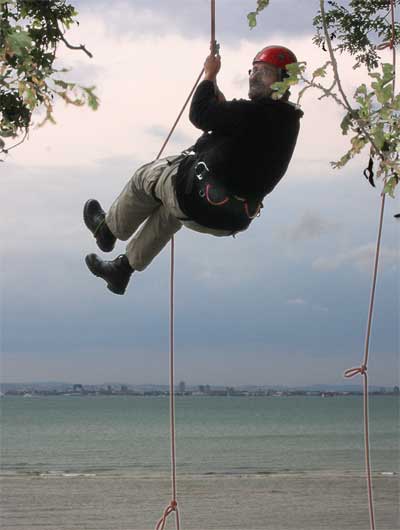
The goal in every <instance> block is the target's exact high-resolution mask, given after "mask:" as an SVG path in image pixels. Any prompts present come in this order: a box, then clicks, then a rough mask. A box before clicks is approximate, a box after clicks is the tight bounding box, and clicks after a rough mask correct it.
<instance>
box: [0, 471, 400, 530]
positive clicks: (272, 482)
mask: <svg viewBox="0 0 400 530" xmlns="http://www.w3.org/2000/svg"><path fill="white" fill-rule="evenodd" d="M170 491H171V485H170V480H169V478H167V477H162V478H158V479H156V478H154V477H151V478H150V477H148V478H146V477H132V476H112V475H107V474H104V475H97V476H86V477H85V476H70V477H60V476H55V477H49V476H47V477H40V476H22V475H19V476H3V477H2V478H1V524H0V528H1V529H2V530H33V529H35V530H37V529H41V530H49V529H51V530H151V529H153V528H154V527H155V524H156V522H157V520H158V519H159V517H160V516H161V514H162V511H163V509H164V508H165V506H166V505H167V504H168V502H169V500H170ZM177 497H178V503H179V510H180V517H181V529H182V530H214V529H215V530H233V529H241V530H369V528H370V525H369V516H368V505H367V492H366V482H365V478H364V476H363V475H362V474H359V475H358V474H357V475H355V474H348V475H343V474H341V475H335V474H330V473H307V474H287V475H285V474H277V475H274V474H271V475H268V474H266V475H262V474H260V475H232V476H229V475H221V476H217V475H214V476H204V475H202V476H181V477H179V478H178V496H177ZM374 497H375V508H376V527H377V529H379V530H399V528H400V516H399V476H398V475H393V476H391V475H380V474H377V475H376V476H375V477H374ZM173 518H174V516H173V515H172V516H170V520H169V522H168V524H167V528H168V529H172V528H175V526H174V521H173Z"/></svg>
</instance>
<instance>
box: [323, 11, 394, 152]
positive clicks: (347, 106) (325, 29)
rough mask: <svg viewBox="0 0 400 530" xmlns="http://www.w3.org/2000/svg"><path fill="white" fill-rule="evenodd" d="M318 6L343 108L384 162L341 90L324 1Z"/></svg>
mask: <svg viewBox="0 0 400 530" xmlns="http://www.w3.org/2000/svg"><path fill="white" fill-rule="evenodd" d="M319 4H320V8H321V17H322V25H323V28H324V34H325V40H326V44H327V46H328V51H329V56H330V58H331V62H332V69H333V75H334V77H335V80H336V83H337V86H338V89H339V92H340V94H341V96H342V98H343V103H344V105H345V107H346V108H347V110H348V111H349V112H350V114H351V116H352V117H353V119H354V120H355V121H356V122H357V124H358V126H359V128H360V129H361V131H362V132H363V134H364V135H365V137H366V138H368V141H369V142H370V144H371V145H372V147H373V148H374V150H375V153H376V154H377V155H379V156H380V157H381V159H382V160H384V159H385V157H384V156H383V154H382V152H381V150H380V149H379V148H378V147H377V145H376V144H375V141H374V139H373V138H372V136H371V135H370V134H369V132H368V131H367V130H366V128H365V127H364V125H363V124H362V123H361V122H360V120H359V119H357V116H356V114H355V112H354V109H353V107H352V106H351V105H350V103H349V100H348V99H347V96H346V94H345V92H344V90H343V87H342V82H341V80H340V77H339V70H338V65H337V61H336V57H335V53H334V51H333V48H332V42H331V38H330V36H329V31H328V26H327V23H326V12H325V0H319Z"/></svg>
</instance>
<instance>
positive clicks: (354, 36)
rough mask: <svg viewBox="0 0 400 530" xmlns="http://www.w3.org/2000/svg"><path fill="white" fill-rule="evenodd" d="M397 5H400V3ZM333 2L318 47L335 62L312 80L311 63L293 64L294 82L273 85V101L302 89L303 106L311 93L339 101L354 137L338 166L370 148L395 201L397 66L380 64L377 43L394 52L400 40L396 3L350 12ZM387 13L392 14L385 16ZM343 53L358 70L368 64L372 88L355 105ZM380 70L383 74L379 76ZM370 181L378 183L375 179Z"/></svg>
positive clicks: (399, 168) (399, 146) (366, 0)
mask: <svg viewBox="0 0 400 530" xmlns="http://www.w3.org/2000/svg"><path fill="white" fill-rule="evenodd" d="M394 1H395V4H400V0H394ZM327 3H328V5H329V6H330V7H331V10H330V11H325V3H324V0H320V6H321V10H320V12H319V14H318V15H317V16H316V17H315V18H314V25H315V26H316V28H317V35H316V36H315V38H314V42H315V44H317V45H318V46H323V48H324V49H325V51H327V52H328V53H329V60H328V61H327V62H326V63H325V64H324V65H323V66H321V67H319V68H317V69H316V70H315V71H314V72H313V73H312V74H311V77H307V76H306V66H307V63H305V62H299V63H294V64H292V65H289V66H288V73H289V77H287V78H286V79H284V80H283V81H282V82H279V83H275V84H274V85H273V88H274V89H275V93H274V95H273V97H275V98H277V99H278V98H280V97H282V96H284V95H285V94H286V93H287V91H288V90H289V89H290V88H291V87H292V86H294V85H297V84H300V85H301V86H302V88H301V90H300V92H299V96H298V100H297V103H298V104H299V103H300V101H301V99H302V97H303V96H304V94H305V92H306V91H307V90H309V89H316V90H317V91H319V92H320V94H321V95H320V96H319V99H320V100H322V99H323V98H325V97H328V98H331V99H333V100H334V101H335V102H336V103H337V104H338V105H339V106H340V107H341V108H342V109H343V110H344V112H345V114H344V117H343V120H342V122H341V132H342V134H344V135H351V138H350V147H349V149H348V151H347V152H346V153H345V154H344V155H343V156H342V157H341V158H340V159H339V160H338V161H336V162H332V166H333V167H334V168H343V167H344V166H345V165H346V164H347V163H348V162H349V161H350V160H351V159H352V158H353V157H355V156H357V155H358V154H360V153H361V152H362V151H363V149H364V148H365V147H367V146H369V149H370V151H369V153H370V157H372V159H374V160H375V161H376V162H377V164H378V168H377V176H378V177H382V178H383V180H384V192H385V193H388V194H389V195H391V196H392V197H393V196H394V191H395V188H396V186H397V184H398V183H399V179H400V94H395V69H394V64H389V63H381V62H380V60H379V56H378V54H377V46H376V45H375V44H374V40H376V39H377V38H380V39H387V40H389V42H390V45H391V47H393V46H395V44H396V43H397V42H399V40H400V27H399V24H398V23H395V26H394V35H392V31H393V29H392V23H391V17H390V16H389V15H390V13H389V12H388V8H389V7H390V0H351V1H350V3H349V10H348V9H347V8H345V7H343V6H341V5H340V4H339V3H338V2H336V1H333V0H328V2H327ZM384 9H386V12H382V10H384ZM332 41H333V42H334V43H336V47H334V46H333V42H332ZM385 46H388V43H385ZM326 48H327V49H326ZM338 52H339V53H342V52H348V53H350V54H351V55H352V56H354V57H355V61H356V62H355V64H354V65H353V67H354V68H357V67H359V66H360V65H361V64H364V65H365V66H366V67H367V69H368V75H369V78H370V81H369V85H368V86H367V84H366V83H363V84H362V85H360V86H359V87H358V88H357V89H356V90H355V93H354V95H353V99H352V102H351V103H350V101H349V98H348V96H347V95H346V94H345V92H344V90H343V87H342V84H341V80H340V76H339V71H338V65H337V60H336V54H337V53H338ZM376 66H379V67H380V71H373V68H375V67H376ZM370 182H371V183H372V184H373V180H372V178H370Z"/></svg>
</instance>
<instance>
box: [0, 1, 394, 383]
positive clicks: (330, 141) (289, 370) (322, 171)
mask: <svg viewBox="0 0 400 530" xmlns="http://www.w3.org/2000/svg"><path fill="white" fill-rule="evenodd" d="M255 3H256V2H255V0H217V2H216V4H217V13H216V32H217V39H218V41H219V42H220V44H221V57H222V69H221V72H220V75H219V77H218V82H219V85H220V88H221V90H222V91H223V92H224V93H225V96H226V97H227V98H228V99H233V98H246V97H247V88H248V80H247V71H248V69H249V66H250V65H251V61H252V58H253V57H254V56H255V54H256V53H257V52H258V51H259V50H260V49H261V48H263V47H264V46H266V45H269V44H282V45H285V46H288V47H289V48H291V49H292V50H293V51H294V52H295V53H296V55H297V57H298V59H299V60H305V61H307V63H308V71H312V70H313V69H314V68H315V67H317V66H320V65H321V64H323V63H324V62H325V61H326V60H327V57H326V54H325V53H324V52H323V51H321V50H319V49H318V48H316V47H315V46H314V45H313V43H312V36H313V28H312V19H313V16H314V15H315V14H316V12H317V9H318V2H317V0H312V1H311V0H303V1H296V2H294V0H281V1H280V2H276V1H272V2H271V5H270V7H269V8H268V9H266V10H265V11H264V12H263V13H262V14H261V15H260V17H259V22H258V26H257V28H255V29H254V30H252V31H250V30H249V28H248V26H247V21H246V13H248V12H249V11H251V10H253V9H254V5H255ZM75 5H76V6H77V8H78V11H79V21H80V24H79V27H77V28H73V29H72V30H71V31H70V32H69V34H68V39H69V41H70V42H71V43H75V44H80V43H84V44H85V45H86V47H87V48H88V49H89V50H90V51H91V52H92V53H93V55H94V57H93V59H89V58H88V57H87V56H86V55H84V54H83V53H80V52H73V51H71V50H66V49H60V51H59V56H58V64H59V65H60V66H67V67H70V68H71V72H70V74H69V75H70V78H71V79H73V80H75V81H79V82H81V83H82V84H86V85H96V87H97V89H96V91H97V94H98V95H99V97H100V100H101V105H100V108H99V110H97V111H96V112H93V111H91V110H90V109H77V108H71V107H66V106H65V104H64V103H62V102H59V103H57V104H56V105H55V118H56V121H57V124H56V125H51V124H50V125H46V126H45V127H43V128H40V129H38V128H33V129H32V130H31V133H30V136H29V140H28V141H27V142H25V143H24V144H23V145H22V146H20V147H19V148H17V149H14V150H13V151H10V154H9V156H8V158H7V160H6V161H5V162H3V163H2V164H1V167H0V177H1V180H2V184H3V185H2V186H1V194H2V198H1V201H2V212H3V216H2V218H3V220H2V224H1V226H0V231H1V241H2V252H1V376H0V380H1V382H22V381H32V382H35V381H36V382H37V381H66V382H71V383H83V384H85V383H87V384H101V383H104V382H119V383H129V384H144V383H147V384H150V383H153V384H165V383H167V381H168V351H169V342H168V341H169V338H168V336H169V267H170V247H169V246H168V247H167V248H166V249H165V250H164V251H163V252H162V254H161V255H159V256H158V257H157V258H156V259H155V260H154V261H153V263H152V264H151V265H150V266H149V268H148V269H147V270H145V271H144V272H141V273H135V274H134V275H133V276H132V279H131V283H130V285H129V288H128V291H127V293H126V295H125V296H122V297H121V296H116V295H113V294H112V293H110V292H109V291H108V290H107V289H106V288H105V284H104V283H103V282H102V281H101V280H99V279H98V278H95V277H94V276H92V275H91V274H90V273H89V271H88V270H87V269H86V266H85V263H84V257H85V255H86V254H87V253H91V252H98V253H100V254H101V252H100V251H99V250H98V249H97V247H96V245H95V241H94V238H93V237H92V236H91V234H90V233H89V232H88V231H87V229H86V228H85V226H84V224H83V221H82V207H83V204H84V203H85V201H86V200H87V199H89V198H96V199H98V200H99V201H100V202H101V204H102V205H103V207H104V208H108V207H109V206H110V205H111V203H112V202H113V200H114V199H115V198H116V197H117V195H118V194H119V192H120V190H121V189H122V187H123V186H124V185H125V183H126V182H127V181H128V179H129V178H130V177H131V176H132V174H133V173H134V171H135V170H136V169H137V168H139V167H140V166H141V165H142V164H144V163H146V162H148V161H150V160H152V159H154V158H155V156H156V155H157V153H158V151H159V149H160V147H161V144H162V143H163V140H164V138H165V136H166V134H167V132H168V130H169V128H170V126H171V125H172V123H173V122H174V120H175V118H176V116H177V114H178V112H179V110H180V108H181V106H182V104H183V102H184V100H185V99H186V97H187V95H188V93H189V91H190V89H191V87H192V86H193V83H194V80H195V79H196V77H197V75H198V73H199V72H200V70H201V68H202V65H203V62H204V59H205V57H206V55H207V53H208V47H209V39H210V37H209V31H210V28H209V26H210V21H209V16H210V12H209V2H208V0H192V1H185V2H182V1H181V0H170V1H169V2H164V1H161V0H158V1H152V2H151V3H149V2H148V1H145V0H125V1H121V0H117V1H115V2H113V4H112V7H110V3H109V2H108V1H107V2H106V1H98V2H96V10H95V11H94V10H93V3H92V2H90V1H89V0H79V1H77V2H75ZM294 5H295V6H296V7H295V13H294ZM294 14H295V16H293V15H294ZM382 58H383V59H384V60H386V61H389V60H390V54H389V52H388V51H383V52H382ZM351 65H352V63H351V59H350V58H349V57H346V56H341V57H340V58H339V69H340V73H341V76H342V79H343V83H344V86H345V90H346V91H348V93H349V94H350V95H351V94H352V93H353V92H354V89H355V87H356V86H357V85H358V84H360V83H361V82H366V81H367V76H366V73H365V72H364V71H363V70H361V69H359V70H356V71H353V70H352V68H351ZM398 86H399V85H398ZM293 98H294V99H296V91H294V94H293ZM302 109H303V111H304V118H303V120H302V124H301V132H300V135H299V139H298V144H297V148H296V151H295V154H294V156H293V159H292V162H291V164H290V167H289V169H288V172H287V174H286V175H285V177H284V178H283V180H282V181H281V182H280V184H279V185H278V187H277V188H276V189H275V190H274V192H273V193H272V194H271V195H270V196H268V198H266V200H265V202H264V206H265V207H264V209H263V212H262V215H261V217H260V218H258V219H256V220H255V221H254V222H253V223H252V225H251V226H250V228H249V230H248V231H246V232H244V233H242V234H240V235H238V236H237V237H236V238H235V239H234V238H215V237H212V236H208V235H204V234H199V233H196V232H192V231H189V230H187V229H185V228H183V229H182V230H181V231H180V232H179V233H178V234H177V236H176V240H175V242H176V244H175V249H176V266H175V267H176V271H175V363H176V369H175V377H176V379H177V380H184V381H185V382H186V383H187V384H188V385H198V384H212V385H213V384H222V385H240V384H254V385H267V386H268V385H271V386H272V385H281V384H282V385H288V386H304V385H312V384H343V383H344V380H343V372H344V370H345V369H347V368H350V367H353V366H359V365H360V364H361V361H362V358H363V348H364V335H365V327H366V320H367V311H368V303H369V297H370V287H371V274H372V265H373V255H374V247H375V241H376V236H377V226H378V217H379V208H380V202H381V198H380V191H381V183H380V182H379V183H378V185H377V188H376V189H374V188H372V187H371V186H370V185H369V184H368V182H367V181H366V180H365V179H364V177H363V175H362V171H363V169H364V168H365V167H366V165H367V162H368V153H367V152H364V153H363V154H362V156H360V157H359V158H358V159H356V160H353V161H352V162H351V163H350V164H348V166H346V168H344V169H343V170H340V171H338V170H333V169H332V168H331V166H330V162H331V161H332V160H337V159H339V158H340V156H341V155H342V154H343V153H344V152H345V150H346V148H347V146H348V138H347V137H343V136H342V135H341V133H340V127H339V124H340V121H341V119H342V117H343V114H342V111H341V110H340V108H339V107H337V106H336V105H335V104H334V103H331V102H330V101H328V100H327V99H326V98H325V99H323V100H318V94H317V93H311V92H308V93H307V94H306V96H305V97H304V99H303V100H302ZM37 119H38V120H39V117H38V118H37ZM198 136H199V131H198V130H196V129H195V128H194V127H193V126H192V125H191V124H190V122H189V120H188V115H187V112H186V113H185V114H184V115H183V117H182V121H181V123H180V125H179V128H178V130H177V132H176V133H175V135H174V136H173V138H172V140H171V141H170V143H169V145H168V147H167V149H166V151H165V154H175V153H179V152H180V151H181V150H182V149H184V148H186V147H188V146H190V145H192V144H193V143H194V141H195V140H196V138H197V137H198ZM398 211H399V206H398V203H397V204H396V202H395V201H394V200H393V199H390V198H388V199H387V201H386V209H385V217H384V231H383V238H382V248H381V261H380V267H379V277H378V282H377V292H376V305H375V315H374V320H373V328H372V336H371V346H370V358H369V381H370V382H371V384H373V385H384V386H393V385H395V384H398V382H399V358H398V345H399V344H398V315H399V312H398V298H399V270H398V248H399V245H398V243H399V235H398V233H399V226H400V223H399V222H398V221H396V220H395V219H394V218H393V215H394V214H395V213H398ZM123 252H124V243H122V242H119V243H118V246H117V247H116V249H115V252H114V253H113V254H112V255H111V256H112V258H113V257H115V256H117V255H118V254H120V253H123ZM104 257H106V259H110V258H108V257H107V255H105V256H104ZM360 382H361V380H357V379H356V380H351V382H350V383H351V384H354V383H357V384H359V383H360Z"/></svg>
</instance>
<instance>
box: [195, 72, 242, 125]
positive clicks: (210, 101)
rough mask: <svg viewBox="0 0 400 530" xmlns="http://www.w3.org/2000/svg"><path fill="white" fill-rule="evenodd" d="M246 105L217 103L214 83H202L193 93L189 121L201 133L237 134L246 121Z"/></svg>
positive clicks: (240, 101)
mask: <svg viewBox="0 0 400 530" xmlns="http://www.w3.org/2000/svg"><path fill="white" fill-rule="evenodd" d="M247 103H248V102H247V101H244V100H239V101H236V100H234V101H224V102H219V101H218V100H217V97H216V95H215V89H214V83H213V82H212V81H202V82H201V83H200V85H199V86H198V87H197V89H196V92H195V93H194V96H193V99H192V103H191V106H190V113H189V119H190V121H191V122H192V123H193V125H194V126H195V127H197V128H198V129H201V130H202V131H216V132H221V133H225V134H229V133H232V132H234V131H235V132H237V130H238V129H242V128H243V126H244V125H245V124H246V123H247V121H248V120H247V119H246V117H247V118H248V116H246V114H248V110H247V111H246V108H247V107H248V105H247Z"/></svg>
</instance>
